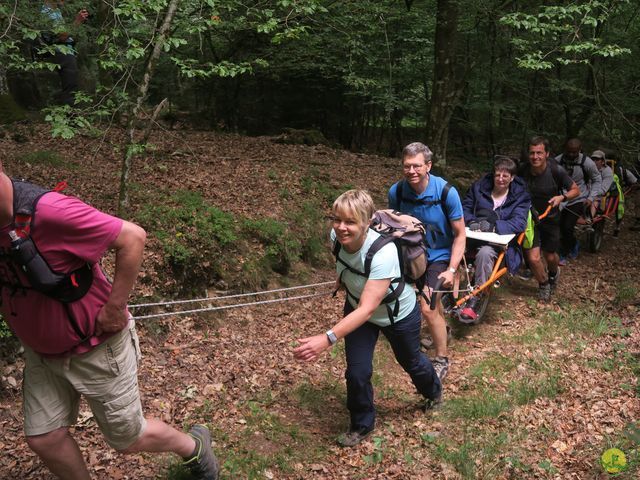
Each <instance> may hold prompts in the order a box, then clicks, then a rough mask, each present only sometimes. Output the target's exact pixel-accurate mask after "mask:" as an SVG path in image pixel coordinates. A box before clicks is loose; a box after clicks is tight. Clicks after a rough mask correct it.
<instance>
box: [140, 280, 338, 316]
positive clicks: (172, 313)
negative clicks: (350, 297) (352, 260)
mask: <svg viewBox="0 0 640 480" xmlns="http://www.w3.org/2000/svg"><path fill="white" fill-rule="evenodd" d="M329 283H333V282H329ZM330 293H331V292H323V293H310V294H308V295H297V296H295V297H286V298H276V299H273V300H260V301H257V302H249V303H238V304H236V305H224V306H219V307H204V308H196V309H193V310H182V311H179V312H164V313H154V314H150V315H140V316H137V317H133V318H134V319H135V320H143V319H146V318H158V317H168V316H171V315H186V314H188V313H198V312H213V311H216V310H226V309H229V308H240V307H249V306H253V305H263V304H268V303H276V302H288V301H290V300H301V299H303V298H312V297H320V296H322V295H328V294H330ZM162 305H163V304H162ZM138 306H140V305H138Z"/></svg>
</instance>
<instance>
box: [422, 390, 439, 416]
mask: <svg viewBox="0 0 640 480" xmlns="http://www.w3.org/2000/svg"><path fill="white" fill-rule="evenodd" d="M441 405H442V389H441V390H440V393H439V394H438V396H437V397H436V398H425V399H424V404H423V405H422V411H423V412H425V413H427V412H430V411H432V410H437V409H438V408H439V407H440V406H441Z"/></svg>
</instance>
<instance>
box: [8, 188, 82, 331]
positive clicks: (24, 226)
mask: <svg viewBox="0 0 640 480" xmlns="http://www.w3.org/2000/svg"><path fill="white" fill-rule="evenodd" d="M11 182H12V184H13V229H12V230H11V231H10V232H9V235H10V237H11V249H10V251H9V252H0V262H1V263H3V264H4V266H5V272H7V273H6V274H5V275H3V277H2V278H0V288H9V289H10V290H11V294H12V295H15V294H16V293H17V292H19V291H21V290H35V291H37V292H40V293H42V294H43V295H46V296H48V297H50V298H53V299H54V300H57V301H59V302H61V303H63V304H64V305H65V308H66V310H67V314H68V316H69V319H70V321H71V325H72V327H73V329H74V330H75V332H76V334H77V335H78V336H79V337H80V338H83V339H84V338H85V337H86V335H84V334H83V333H82V332H81V331H80V327H79V326H78V324H77V322H76V321H75V319H74V318H73V316H72V315H71V311H70V309H69V308H68V307H67V305H68V304H69V303H72V302H75V301H77V300H80V299H81V298H82V297H84V296H85V295H86V293H87V292H88V291H89V289H90V288H91V285H92V283H93V269H92V266H91V265H89V264H88V263H85V264H83V265H82V266H81V267H80V268H78V269H76V270H74V271H72V272H69V273H60V272H56V271H54V270H53V269H52V268H51V267H50V266H49V264H48V263H47V261H46V260H45V259H44V258H43V257H42V256H41V255H40V252H39V251H38V248H37V246H36V244H35V243H34V241H33V238H32V237H31V230H32V229H33V228H37V223H36V222H35V210H36V205H37V204H38V201H39V200H40V199H41V198H42V196H43V195H44V194H45V193H48V192H50V191H51V190H46V189H44V188H42V187H39V186H37V185H33V184H31V183H28V182H26V181H24V180H15V179H12V180H11ZM61 185H62V184H61ZM61 185H59V187H60V186H61ZM62 188H64V187H62ZM62 188H58V187H57V188H56V189H54V191H60V190H61V189H62ZM16 268H19V269H20V270H22V271H23V272H24V274H25V276H26V277H27V279H28V281H29V283H28V284H25V283H24V282H23V281H22V279H21V277H20V275H19V274H18V273H17V272H16V271H15V269H16Z"/></svg>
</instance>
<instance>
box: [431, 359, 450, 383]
mask: <svg viewBox="0 0 640 480" xmlns="http://www.w3.org/2000/svg"><path fill="white" fill-rule="evenodd" d="M431 363H432V364H433V369H434V370H435V371H436V375H437V376H438V378H439V379H440V383H442V382H444V379H445V378H446V377H447V373H449V358H448V357H433V359H432V360H431Z"/></svg>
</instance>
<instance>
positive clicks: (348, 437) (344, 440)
mask: <svg viewBox="0 0 640 480" xmlns="http://www.w3.org/2000/svg"><path fill="white" fill-rule="evenodd" d="M371 432H373V428H365V427H360V428H357V429H355V430H351V429H349V430H348V431H347V432H345V433H343V434H342V435H340V436H339V437H338V439H337V442H338V445H340V446H341V447H355V446H356V445H358V444H359V443H360V442H362V441H363V440H364V439H365V438H367V437H368V436H369V435H371Z"/></svg>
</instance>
